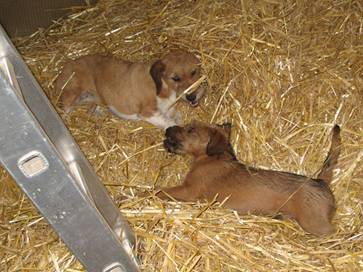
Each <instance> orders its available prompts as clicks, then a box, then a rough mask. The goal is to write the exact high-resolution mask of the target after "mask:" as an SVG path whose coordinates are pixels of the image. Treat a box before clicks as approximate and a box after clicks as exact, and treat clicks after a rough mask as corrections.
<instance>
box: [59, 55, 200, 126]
mask: <svg viewBox="0 0 363 272" xmlns="http://www.w3.org/2000/svg"><path fill="white" fill-rule="evenodd" d="M199 76H200V67H199V61H198V59H197V58H196V57H195V56H194V55H193V54H192V53H189V52H186V51H184V50H174V51H172V52H170V53H169V54H167V55H166V56H165V57H163V58H162V59H161V60H157V61H155V62H153V63H133V62H130V61H124V60H120V59H117V58H115V57H111V56H101V55H92V56H85V57H81V58H79V59H77V60H74V61H71V62H69V63H67V64H66V65H65V66H64V68H63V70H62V73H61V74H60V76H59V77H58V79H57V81H56V84H55V87H56V89H58V90H62V96H61V100H62V102H63V106H64V110H65V112H69V111H70V110H71V109H72V106H74V105H76V104H80V103H85V102H91V103H95V104H97V105H100V104H101V105H105V106H107V107H108V108H109V109H110V110H111V111H112V112H113V113H114V114H116V115H117V116H119V117H120V118H123V119H128V120H145V121H147V122H149V123H152V124H154V125H155V126H158V127H161V128H167V127H169V126H173V125H176V124H177V122H178V120H177V119H178V114H175V113H174V112H173V110H170V109H169V107H170V106H171V105H172V104H173V103H174V102H175V101H176V98H177V97H178V96H179V95H180V94H182V92H183V91H184V90H185V89H187V88H188V87H189V86H190V85H192V84H193V83H194V82H195V81H196V80H197V79H199ZM203 93H204V89H203V88H199V89H197V90H196V91H194V92H193V93H191V94H188V95H186V96H185V97H184V98H185V99H186V100H188V101H189V102H190V104H191V105H192V106H196V105H197V104H198V101H199V99H200V98H201V97H202V95H203Z"/></svg>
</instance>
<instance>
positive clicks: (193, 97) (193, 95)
mask: <svg viewBox="0 0 363 272" xmlns="http://www.w3.org/2000/svg"><path fill="white" fill-rule="evenodd" d="M186 99H187V100H188V101H189V102H194V101H195V99H197V95H196V94H195V93H191V94H187V95H186Z"/></svg>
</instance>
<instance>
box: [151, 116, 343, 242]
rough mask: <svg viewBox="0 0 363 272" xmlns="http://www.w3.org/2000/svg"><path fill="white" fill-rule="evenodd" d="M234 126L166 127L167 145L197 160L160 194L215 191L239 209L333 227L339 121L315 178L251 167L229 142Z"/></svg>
mask: <svg viewBox="0 0 363 272" xmlns="http://www.w3.org/2000/svg"><path fill="white" fill-rule="evenodd" d="M230 129H231V127H230V125H223V126H208V125H204V124H200V123H192V124H190V125H188V126H185V127H179V126H174V127H170V128H168V129H167V130H166V133H165V136H166V140H165V141H164V146H165V148H166V150H167V151H169V152H172V153H177V154H189V155H192V156H193V157H194V162H193V164H192V166H191V169H190V171H189V173H188V174H187V175H186V177H185V180H184V182H183V184H182V185H180V186H176V187H171V188H165V189H162V190H161V191H160V192H158V193H157V196H158V197H160V198H163V199H166V198H168V197H172V198H174V199H176V200H180V201H195V200H198V199H207V200H209V201H212V200H213V199H214V198H215V197H216V196H217V198H216V199H217V200H218V201H220V202H222V201H225V204H224V206H225V207H227V208H231V209H234V210H236V211H237V212H238V213H239V214H248V213H251V214H257V215H271V216H275V215H276V214H278V213H282V215H283V216H286V217H290V218H294V219H296V220H297V221H298V223H299V224H300V225H301V226H302V227H303V229H304V230H306V231H307V232H310V233H313V234H315V235H325V234H329V233H331V232H333V231H334V228H333V226H332V224H331V219H332V216H333V215H334V212H335V200H334V196H333V194H332V192H331V190H330V189H329V183H330V181H331V180H332V175H333V168H334V167H335V165H336V163H337V159H338V156H339V153H340V142H341V139H340V128H339V126H335V127H334V129H333V132H332V133H333V135H332V143H331V147H330V151H329V154H328V157H327V159H326V161H325V163H324V166H323V168H322V170H321V172H320V174H319V176H318V178H317V179H310V178H308V177H304V176H300V175H296V174H292V173H286V172H279V171H269V170H262V169H255V168H249V167H247V166H245V165H244V164H242V163H240V162H238V161H237V159H236V157H235V155H234V152H233V150H232V146H231V144H230V143H229V136H230Z"/></svg>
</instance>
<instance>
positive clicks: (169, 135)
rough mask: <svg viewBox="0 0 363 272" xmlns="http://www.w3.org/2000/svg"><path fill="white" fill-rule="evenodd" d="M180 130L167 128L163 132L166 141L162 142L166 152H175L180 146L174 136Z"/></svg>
mask: <svg viewBox="0 0 363 272" xmlns="http://www.w3.org/2000/svg"><path fill="white" fill-rule="evenodd" d="M181 130H182V128H181V127H178V126H173V127H168V128H167V129H166V131H165V137H166V139H165V140H164V148H165V149H166V150H167V151H168V152H175V151H176V150H177V149H178V148H179V146H180V144H179V141H178V139H177V137H176V135H177V134H178V132H180V131H181Z"/></svg>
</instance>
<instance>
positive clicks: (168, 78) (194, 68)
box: [150, 50, 204, 106]
mask: <svg viewBox="0 0 363 272" xmlns="http://www.w3.org/2000/svg"><path fill="white" fill-rule="evenodd" d="M150 74H151V77H152V78H153V80H154V82H155V85H156V90H157V95H158V96H160V97H168V96H169V95H170V94H171V92H172V91H175V92H176V95H177V96H179V95H180V94H181V93H182V92H183V91H185V90H186V89H187V88H188V87H189V86H190V85H192V84H193V83H194V82H195V81H197V80H198V79H199V77H200V67H199V60H198V59H197V57H196V56H195V55H193V54H192V53H189V52H187V51H184V50H174V51H171V52H170V53H169V54H167V55H165V56H164V57H163V58H162V59H161V60H157V61H156V62H155V63H154V64H153V65H152V66H151V69H150ZM203 94H204V88H202V87H200V88H198V89H197V90H195V91H194V92H192V93H190V94H188V95H186V96H185V97H184V99H185V100H187V101H188V102H189V103H190V105H192V106H197V105H198V101H199V100H200V98H201V97H202V96H203Z"/></svg>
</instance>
